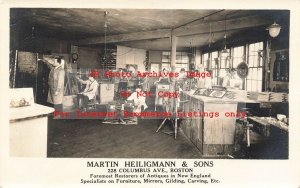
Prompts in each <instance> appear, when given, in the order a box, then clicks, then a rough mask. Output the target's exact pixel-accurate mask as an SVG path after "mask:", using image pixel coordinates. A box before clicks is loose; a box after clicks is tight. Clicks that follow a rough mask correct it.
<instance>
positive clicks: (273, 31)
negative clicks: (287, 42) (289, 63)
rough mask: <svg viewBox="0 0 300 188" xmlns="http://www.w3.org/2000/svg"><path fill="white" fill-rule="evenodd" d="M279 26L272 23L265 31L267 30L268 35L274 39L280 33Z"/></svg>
mask: <svg viewBox="0 0 300 188" xmlns="http://www.w3.org/2000/svg"><path fill="white" fill-rule="evenodd" d="M280 29H281V26H280V25H279V24H277V23H276V22H274V23H273V24H272V25H270V26H269V27H268V28H267V29H266V30H269V35H270V36H271V37H272V38H275V37H277V36H278V35H279V33H280Z"/></svg>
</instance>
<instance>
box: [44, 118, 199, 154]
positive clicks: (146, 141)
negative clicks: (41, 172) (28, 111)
mask: <svg viewBox="0 0 300 188" xmlns="http://www.w3.org/2000/svg"><path fill="white" fill-rule="evenodd" d="M160 121H161V120H147V119H141V120H139V124H138V125H110V124H102V123H101V120H86V119H81V120H56V119H53V118H51V117H49V123H48V154H47V155H48V157H58V158H63V157H68V158H73V157H76V158H81V157H84V158H85V157H87V158H185V159H190V158H201V154H200V152H199V151H198V150H197V149H196V147H195V146H194V145H193V144H192V143H191V142H190V141H189V140H188V139H187V138H186V137H185V136H184V135H183V133H182V132H180V131H179V134H178V137H177V139H176V140H175V139H174V138H173V137H172V136H169V135H167V134H164V133H162V132H159V133H156V132H155V130H156V129H157V126H158V125H159V123H160ZM164 130H166V131H168V130H171V127H170V126H166V127H164Z"/></svg>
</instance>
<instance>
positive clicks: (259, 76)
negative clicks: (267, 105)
mask: <svg viewBox="0 0 300 188" xmlns="http://www.w3.org/2000/svg"><path fill="white" fill-rule="evenodd" d="M262 74H263V69H262V68H258V73H257V79H258V80H262Z"/></svg>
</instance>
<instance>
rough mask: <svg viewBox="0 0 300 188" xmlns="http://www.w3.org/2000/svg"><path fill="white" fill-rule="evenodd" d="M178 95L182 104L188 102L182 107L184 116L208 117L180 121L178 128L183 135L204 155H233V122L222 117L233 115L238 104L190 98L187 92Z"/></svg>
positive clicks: (192, 96) (234, 120)
mask: <svg viewBox="0 0 300 188" xmlns="http://www.w3.org/2000/svg"><path fill="white" fill-rule="evenodd" d="M181 95H182V97H183V98H184V100H189V102H187V103H184V107H183V111H184V112H185V113H189V112H192V113H198V115H199V112H202V113H205V112H206V113H207V114H206V115H203V116H192V117H186V118H183V121H181V125H180V126H181V128H182V130H183V132H184V134H185V135H186V136H187V137H188V138H189V139H190V140H191V142H192V143H193V144H194V145H195V146H196V147H197V148H198V149H199V150H200V152H201V153H202V154H203V155H221V154H222V155H225V154H232V152H233V145H234V135H235V123H236V118H235V117H225V113H226V112H236V111H237V102H234V101H225V100H222V99H214V98H209V97H202V96H201V97H200V96H195V95H190V94H188V92H182V94H181ZM209 113H210V114H209ZM217 113H218V115H216V114H217Z"/></svg>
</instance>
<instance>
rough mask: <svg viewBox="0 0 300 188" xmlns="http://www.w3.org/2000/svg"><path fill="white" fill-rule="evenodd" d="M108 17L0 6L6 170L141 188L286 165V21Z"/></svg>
mask: <svg viewBox="0 0 300 188" xmlns="http://www.w3.org/2000/svg"><path fill="white" fill-rule="evenodd" d="M182 3H183V2H182ZM186 3H188V2H186ZM199 4H200V3H199ZM14 5H16V4H14ZM176 5H178V3H177V4H176ZM297 5H298V4H297ZM120 6H121V5H120ZM120 6H117V7H116V8H114V6H111V7H106V6H101V5H98V6H97V7H84V6H83V7H82V8H81V7H77V6H75V7H76V8H75V7H68V6H66V7H64V6H62V7H59V6H57V5H55V6H54V7H52V6H46V7H45V6H41V7H39V6H24V7H22V6H11V7H9V8H7V7H6V10H7V14H8V18H6V19H7V20H6V21H7V23H8V24H9V26H8V28H6V29H7V33H8V35H9V36H7V37H8V38H7V41H8V44H5V45H6V47H7V49H8V50H7V51H3V52H7V53H6V56H7V59H5V60H6V61H1V62H2V64H6V66H7V67H8V69H7V70H6V74H5V75H7V76H6V78H5V80H7V82H6V83H7V85H8V89H7V96H5V100H4V98H3V101H6V103H7V104H8V107H7V108H6V110H5V111H7V114H8V117H6V118H7V122H8V125H7V126H6V130H7V133H8V134H7V136H6V137H3V140H4V139H6V141H5V143H7V146H6V147H4V148H6V149H7V151H8V153H7V155H6V157H7V160H8V161H10V162H9V163H8V164H12V163H13V162H12V161H17V160H21V161H23V163H26V161H27V160H28V161H32V162H33V161H36V160H37V161H39V160H41V161H44V162H43V163H47V161H48V162H50V163H49V164H56V162H59V163H58V164H61V163H64V164H63V166H62V168H63V169H64V170H63V171H68V168H67V167H66V165H67V161H70V162H71V163H75V161H77V166H78V165H79V164H80V165H79V166H81V167H80V168H77V167H75V166H74V167H73V168H74V169H76V171H81V170H80V169H84V170H83V171H82V172H80V173H79V174H80V175H77V176H76V175H75V174H74V176H73V177H72V175H71V174H69V175H66V176H65V177H66V178H67V179H68V178H70V181H68V182H71V183H70V184H68V185H72V184H74V185H82V186H88V185H94V186H103V185H104V186H105V185H107V184H108V185H110V186H113V187H114V186H122V185H126V186H129V185H135V186H137V185H139V186H142V187H143V186H146V185H148V186H150V185H152V186H156V185H158V186H164V185H167V186H172V185H176V186H177V185H185V186H202V184H203V185H205V186H206V184H208V185H209V184H212V186H222V183H224V184H223V186H228V185H230V181H232V180H233V177H230V178H228V179H226V177H229V174H227V175H226V176H224V177H223V176H221V175H220V173H219V171H218V172H215V171H214V170H215V169H218V170H220V169H221V168H226V169H230V168H231V166H234V168H237V166H238V164H239V165H241V168H243V167H242V164H244V163H245V164H246V163H247V165H246V166H245V168H244V169H240V170H241V174H243V175H240V176H243V178H245V177H246V175H247V174H245V173H246V172H247V171H248V172H249V173H251V174H252V173H253V172H254V169H253V170H247V169H248V168H251V167H250V166H251V164H255V165H257V166H260V168H264V167H263V166H262V163H266V164H267V165H268V166H271V165H270V164H269V163H270V162H273V163H274V164H276V163H278V165H284V164H286V163H289V164H291V163H290V162H291V161H294V159H295V153H293V151H294V149H292V147H293V148H294V147H295V143H294V142H293V141H292V140H291V139H290V138H291V137H297V134H296V135H295V133H292V132H293V131H294V130H293V127H295V126H298V125H297V121H293V116H295V114H297V113H295V111H292V110H291V108H290V101H292V98H293V97H295V93H292V91H293V88H291V83H290V82H291V81H293V80H294V82H295V75H294V76H292V75H291V69H292V68H293V70H295V66H296V64H297V62H295V58H294V57H293V56H292V54H291V51H292V49H291V48H290V47H291V43H293V41H292V40H291V37H290V36H291V32H292V20H293V19H295V18H294V17H292V14H293V11H291V9H288V8H284V7H283V8H278V7H276V8H272V6H271V8H265V6H263V7H259V6H258V7H257V8H249V9H247V7H241V8H222V6H216V7H215V8H213V7H212V8H206V9H204V8H201V6H199V7H194V8H192V7H190V8H181V7H180V6H176V7H175V8H173V7H172V8H168V7H164V8H162V7H161V8H151V7H147V6H145V7H134V6H133V7H130V8H128V7H126V6H124V7H120ZM225 7H228V6H225ZM293 24H294V25H295V23H293ZM298 37H299V36H298ZM294 39H295V38H294ZM293 52H295V51H293ZM2 54H4V53H2ZM294 55H295V54H294ZM294 64H295V65H294ZM296 79H297V78H296ZM292 85H293V87H295V83H293V84H292ZM289 96H291V97H289ZM292 103H293V102H292ZM292 103H291V105H295V103H294V104H292ZM291 114H293V115H291ZM296 116H297V115H296ZM3 135H4V134H3ZM294 139H295V138H293V140H294ZM298 141H299V140H298ZM3 143H4V142H3ZM298 145H299V144H298ZM298 149H299V148H298ZM3 156H5V155H3ZM41 161H40V162H41ZM55 161H56V162H55ZM62 161H65V162H62ZM40 162H38V163H37V164H39V163H40ZM218 162H220V163H218ZM71 163H70V164H71ZM226 163H227V164H228V166H226ZM58 164H57V165H58ZM221 164H222V165H221ZM229 164H230V165H229ZM45 165H46V164H45ZM224 165H225V166H224ZM26 166H27V165H26ZM26 168H30V167H29V166H27V167H26ZM53 168H55V165H54V166H53ZM53 168H51V169H53ZM287 168H288V167H287ZM34 169H36V170H38V167H37V166H36V167H34ZM43 169H44V171H45V170H46V167H45V166H44V167H43ZM97 169H98V172H97ZM24 170H25V168H24V169H22V171H23V172H24ZM256 170H258V171H260V170H259V169H256ZM266 170H267V171H272V170H271V169H266ZM273 170H275V169H273ZM277 170H278V171H280V169H277ZM46 171H47V170H46ZM46 171H45V172H43V173H42V174H44V173H45V177H46V174H48V172H46ZM83 172H85V173H83ZM228 172H229V171H228ZM35 173H36V172H34V174H35ZM50 173H55V171H52V172H50ZM236 173H238V172H232V176H235V175H234V174H236ZM259 173H261V172H259ZM281 173H284V172H283V171H282V172H280V174H281ZM289 173H292V171H290V172H289ZM9 174H10V175H7V176H6V177H10V181H12V182H14V183H13V185H14V184H16V185H17V184H19V183H20V184H22V182H27V183H28V185H30V184H32V183H34V182H30V181H29V179H30V178H29V179H26V178H21V179H20V182H18V180H17V179H15V180H12V179H11V177H12V176H14V175H12V174H14V172H10V173H9ZM29 174H30V173H29ZM29 174H28V177H29ZM42 174H41V175H40V176H43V175H42ZM254 175H255V174H252V175H250V174H248V175H247V176H249V178H253V180H254V179H255V177H256V176H254ZM251 176H253V177H251ZM278 176H279V175H278ZM32 177H33V176H32ZM55 177H58V174H57V175H55V176H53V177H52V178H50V179H52V180H53V182H54V183H55V184H58V179H59V178H58V179H57V181H56V179H55ZM71 177H72V178H71ZM274 177H275V176H274ZM63 178H64V177H63V176H61V177H60V179H63ZM270 178H271V176H270ZM270 178H268V179H270ZM259 179H260V181H262V179H261V178H259ZM291 179H292V177H291ZM0 180H1V179H0ZM295 180H296V179H295ZM39 181H44V182H46V181H48V180H45V179H43V178H42V179H40V180H38V182H39ZM238 182H239V183H241V181H238ZM238 182H235V183H238ZM235 183H234V184H235ZM244 183H246V180H245V182H244ZM253 183H254V182H252V185H254V184H253ZM264 183H267V182H263V181H262V182H261V184H257V185H264ZM268 183H271V182H268ZM284 183H286V185H289V186H287V187H292V186H291V185H295V184H292V182H291V181H290V182H283V184H280V185H285V184H284ZM289 183H290V184H289ZM293 183H295V182H293ZM298 183H300V182H298ZM2 185H4V186H3V187H6V186H5V184H1V181H0V187H1V186H2ZM7 185H9V184H7ZM51 185H52V184H51ZM236 185H237V184H236ZM239 185H242V183H241V184H239ZM249 185H250V184H249ZM266 185H268V186H267V187H269V186H270V184H266ZM49 186H50V184H49ZM278 186H279V184H278ZM298 186H300V184H298ZM13 187H14V186H13ZM16 187H18V186H16Z"/></svg>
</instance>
